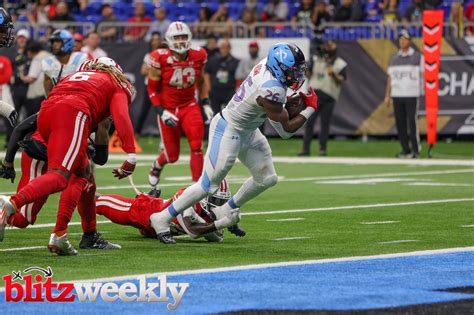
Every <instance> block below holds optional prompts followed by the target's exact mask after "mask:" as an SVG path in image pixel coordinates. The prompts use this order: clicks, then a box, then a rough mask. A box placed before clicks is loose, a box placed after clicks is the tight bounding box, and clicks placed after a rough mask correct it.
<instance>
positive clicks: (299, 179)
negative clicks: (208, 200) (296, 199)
mask: <svg viewBox="0 0 474 315" xmlns="http://www.w3.org/2000/svg"><path fill="white" fill-rule="evenodd" d="M465 173H474V169H471V168H467V169H459V170H438V171H421V172H402V173H379V174H377V173H376V174H358V175H338V176H312V177H297V178H284V177H279V182H306V181H318V180H338V179H360V178H377V177H398V176H423V175H449V174H465ZM164 180H166V177H165V178H164ZM245 180H246V178H245V179H244V178H243V177H234V178H230V179H229V180H228V182H229V183H231V184H242V183H243V182H244V181H245ZM189 184H190V181H183V182H174V183H166V184H160V185H159V187H185V186H188V185H189ZM136 186H137V187H138V188H145V189H148V188H150V185H148V184H139V185H136ZM116 189H117V190H118V189H132V188H131V187H130V185H128V184H126V185H108V186H99V187H98V188H97V190H99V191H100V190H116ZM13 193H15V192H14V191H2V192H0V195H10V194H13Z"/></svg>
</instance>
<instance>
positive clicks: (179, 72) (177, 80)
mask: <svg viewBox="0 0 474 315" xmlns="http://www.w3.org/2000/svg"><path fill="white" fill-rule="evenodd" d="M195 77H196V72H195V71H194V68H184V69H182V68H177V69H175V70H174V72H173V75H172V76H171V79H170V85H171V86H176V87H177V88H178V89H182V88H187V87H190V86H192V85H193V84H194V82H195V81H196V78H195Z"/></svg>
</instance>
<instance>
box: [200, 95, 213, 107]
mask: <svg viewBox="0 0 474 315" xmlns="http://www.w3.org/2000/svg"><path fill="white" fill-rule="evenodd" d="M201 105H202V106H206V105H211V102H210V101H209V98H207V97H206V98H203V99H202V100H201Z"/></svg>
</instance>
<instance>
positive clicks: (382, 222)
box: [360, 221, 400, 225]
mask: <svg viewBox="0 0 474 315" xmlns="http://www.w3.org/2000/svg"><path fill="white" fill-rule="evenodd" d="M395 223H400V221H375V222H361V223H360V224H365V225H372V224H395Z"/></svg>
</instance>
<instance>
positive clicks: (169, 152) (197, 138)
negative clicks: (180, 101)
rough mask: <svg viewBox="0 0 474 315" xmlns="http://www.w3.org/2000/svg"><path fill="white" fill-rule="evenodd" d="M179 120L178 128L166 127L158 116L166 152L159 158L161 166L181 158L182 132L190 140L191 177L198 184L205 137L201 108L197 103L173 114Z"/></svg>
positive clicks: (162, 152)
mask: <svg viewBox="0 0 474 315" xmlns="http://www.w3.org/2000/svg"><path fill="white" fill-rule="evenodd" d="M173 113H174V114H175V115H176V116H177V117H178V119H179V122H178V126H176V127H170V126H167V125H165V124H164V123H163V122H162V121H161V119H160V117H159V116H158V126H159V128H160V135H161V140H162V142H163V146H164V150H163V151H161V153H160V155H159V156H158V159H157V160H158V163H159V164H160V166H162V167H163V166H165V165H166V164H168V163H174V162H176V161H177V160H178V158H179V152H180V149H181V146H180V141H181V130H182V131H183V132H184V135H185V136H186V138H187V139H188V143H189V148H190V150H191V161H190V166H191V175H192V179H193V181H194V182H196V181H197V180H198V179H199V177H200V176H201V173H202V167H203V162H204V158H203V155H202V139H203V137H204V121H203V119H202V114H201V108H200V107H199V105H198V104H197V103H194V105H190V106H187V107H183V108H180V109H178V110H176V112H173Z"/></svg>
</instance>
